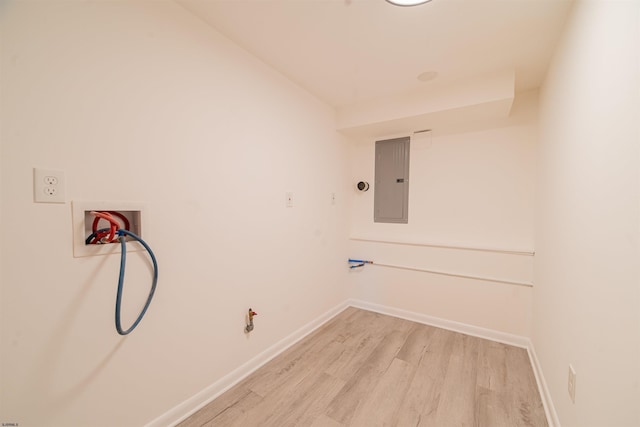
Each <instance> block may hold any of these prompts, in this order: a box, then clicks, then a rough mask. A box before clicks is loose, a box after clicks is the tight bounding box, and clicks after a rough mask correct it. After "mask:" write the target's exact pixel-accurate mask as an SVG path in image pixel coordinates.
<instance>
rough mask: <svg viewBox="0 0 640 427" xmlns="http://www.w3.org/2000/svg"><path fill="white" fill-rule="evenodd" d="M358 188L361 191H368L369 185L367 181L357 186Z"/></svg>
mask: <svg viewBox="0 0 640 427" xmlns="http://www.w3.org/2000/svg"><path fill="white" fill-rule="evenodd" d="M356 187H357V188H358V190H360V191H367V190H368V189H369V183H368V182H365V181H360V182H359V183H358V184H356Z"/></svg>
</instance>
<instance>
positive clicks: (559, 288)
mask: <svg viewBox="0 0 640 427" xmlns="http://www.w3.org/2000/svg"><path fill="white" fill-rule="evenodd" d="M639 28H640V3H638V2H637V1H579V2H577V3H576V5H575V8H574V10H573V13H572V15H571V17H570V19H569V22H568V23H567V27H566V29H565V33H564V36H563V38H562V40H561V43H560V44H559V47H558V50H557V52H556V55H555V58H554V60H553V61H552V65H551V68H550V70H549V72H548V75H547V78H546V81H545V83H544V86H543V91H542V96H541V138H540V149H539V154H538V158H539V167H538V173H537V175H538V177H539V179H538V191H537V193H538V201H537V217H536V257H535V283H536V287H535V289H534V323H533V343H534V345H535V349H536V352H537V355H538V358H539V360H540V363H541V366H542V369H543V372H544V376H545V378H546V382H547V384H548V387H549V390H550V393H551V396H552V398H553V402H554V405H555V407H556V410H557V413H558V416H559V420H560V423H561V424H562V426H563V427H571V426H580V427H589V426H594V427H595V426H616V427H624V426H638V425H640V363H639V361H640V275H639V268H640V262H639V261H640V246H639V245H640V244H639V239H640V230H639V226H640V211H639V179H640V176H639V173H638V171H639V165H640V162H639V160H640V132H639V125H638V123H640V114H639V112H640V86H639V79H640V68H639V63H638V55H639V52H640V43H639V33H638V30H639ZM570 363H571V364H572V365H573V366H574V368H575V370H576V372H577V381H576V402H575V404H573V403H571V401H570V399H569V395H568V392H567V376H568V365H569V364H570Z"/></svg>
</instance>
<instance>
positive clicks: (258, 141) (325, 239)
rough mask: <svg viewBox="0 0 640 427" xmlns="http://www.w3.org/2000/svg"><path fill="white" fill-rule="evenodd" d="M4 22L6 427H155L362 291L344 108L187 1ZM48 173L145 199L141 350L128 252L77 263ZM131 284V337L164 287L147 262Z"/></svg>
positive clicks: (81, 5)
mask: <svg viewBox="0 0 640 427" xmlns="http://www.w3.org/2000/svg"><path fill="white" fill-rule="evenodd" d="M2 13H3V15H2V16H3V17H2V23H1V25H0V27H1V28H2V43H3V45H2V82H1V83H2V86H1V90H2V104H1V108H2V110H1V116H2V134H1V136H2V145H1V147H0V149H1V152H2V160H1V161H2V163H1V169H2V170H1V172H2V173H1V182H2V209H1V211H0V214H1V215H2V224H1V233H2V244H1V245H2V246H1V247H2V264H1V269H2V270H1V271H2V278H1V279H2V282H1V292H2V294H1V295H2V307H1V316H2V341H1V343H2V374H1V375H2V376H1V378H0V384H1V387H2V395H1V398H0V402H1V404H2V407H1V409H0V421H1V422H3V423H8V422H15V423H19V424H20V426H23V427H28V426H60V425H67V426H88V425H91V426H100V425H104V426H113V425H119V426H135V425H142V424H144V423H146V422H149V421H150V420H152V419H154V418H156V417H157V416H159V415H161V414H162V413H164V412H165V411H167V410H169V409H170V408H172V407H174V406H175V405H177V404H179V403H180V402H182V401H184V400H185V399H187V398H190V397H192V396H193V395H194V394H196V393H197V392H199V391H200V390H202V389H203V388H205V387H206V386H208V385H210V384H212V383H214V382H215V381H216V380H218V379H220V378H221V377H222V376H224V375H225V374H227V373H229V372H230V371H231V370H233V369H234V368H237V367H238V366H239V365H241V364H242V363H244V362H246V361H247V360H249V359H251V358H252V357H254V356H255V355H256V354H258V353H260V352H261V351H263V350H265V349H266V348H268V347H269V346H271V345H273V344H274V343H275V342H277V341H278V340H280V339H282V338H283V337H285V336H287V335H288V334H290V333H292V332H293V331H294V330H296V329H298V328H299V327H301V326H302V325H304V324H305V323H307V322H309V321H310V320H312V319H315V318H317V317H318V316H319V315H321V314H322V313H324V312H326V311H327V310H329V309H331V308H333V307H335V306H336V305H337V304H339V303H340V302H342V301H344V300H345V299H346V298H347V293H346V291H344V290H343V287H344V284H345V281H346V277H347V276H346V274H347V273H346V269H345V259H346V258H347V256H348V254H347V249H346V247H347V244H346V241H347V240H346V239H347V228H348V218H347V214H346V212H347V207H348V206H347V203H346V202H347V197H346V194H347V190H350V189H347V188H345V186H344V184H345V183H346V182H347V175H346V174H347V171H348V156H347V153H346V151H345V150H346V146H345V145H344V141H342V138H341V137H340V136H339V135H338V134H337V133H336V132H335V122H334V114H333V111H331V110H330V109H329V108H328V107H326V106H325V105H324V104H321V103H320V102H318V101H317V100H316V99H314V98H312V97H311V96H310V95H308V94H307V93H306V92H304V91H302V90H300V89H299V88H297V87H296V86H294V85H293V84H291V83H290V82H289V81H288V80H286V79H285V78H283V77H282V76H281V75H279V74H277V73H276V72H274V71H273V70H271V69H269V68H268V67H266V66H265V65H263V64H262V63H260V62H259V61H257V60H256V59H255V58H254V57H252V56H251V55H249V54H247V53H245V52H244V51H242V50H240V49H239V48H238V47H236V46H235V45H233V44H232V43H231V42H229V41H228V40H226V39H225V38H223V37H222V36H220V35H219V34H218V33H216V32H215V31H213V30H211V29H210V28H208V27H207V26H205V25H204V24H203V23H202V22H201V21H200V20H198V19H196V18H194V17H193V16H191V15H190V14H189V13H187V12H185V11H184V10H183V9H182V8H181V7H180V6H178V5H176V4H175V3H172V2H159V1H154V2H11V3H9V4H7V3H5V4H4V6H3V11H2ZM33 167H41V168H51V169H60V170H63V171H65V172H66V178H67V188H66V190H67V200H69V201H70V200H100V201H102V200H106V201H109V200H116V201H132V202H145V203H146V212H145V214H146V216H145V224H144V225H143V230H144V236H143V237H145V238H146V239H147V241H148V242H149V244H150V245H151V246H152V248H153V249H154V251H155V252H156V255H157V257H158V260H159V267H160V280H159V283H158V290H157V292H156V296H155V298H154V300H153V302H152V304H151V307H150V309H149V311H148V312H147V316H146V317H145V318H144V319H143V321H142V323H141V324H140V325H139V327H138V329H136V330H135V331H134V332H133V333H132V334H131V335H129V336H127V337H126V338H122V337H120V336H119V335H117V333H116V331H115V328H114V321H113V312H114V301H115V292H116V281H117V268H118V265H119V259H118V257H117V256H103V257H92V258H82V259H79V258H73V256H72V247H71V242H72V237H71V207H70V203H68V202H67V203H65V204H62V205H52V204H34V203H33V201H32V197H33V194H32V185H33V184H32V168H33ZM287 191H293V192H294V193H295V207H293V208H288V209H287V208H285V192H287ZM332 192H335V193H337V200H338V203H337V204H336V205H331V199H330V194H331V193H332ZM127 274H128V276H127V282H126V283H125V287H126V288H127V289H130V290H131V291H130V292H131V293H129V294H127V293H125V299H126V298H127V295H129V297H130V298H134V297H136V296H138V297H139V299H138V300H136V301H134V302H130V303H129V305H128V306H127V307H126V308H128V309H130V310H128V312H129V314H128V315H127V316H125V317H126V319H125V324H127V325H128V324H129V321H130V320H131V318H132V317H133V314H137V313H134V312H135V311H136V310H137V309H139V304H141V301H142V298H143V297H144V292H145V289H144V287H146V286H148V281H149V280H150V278H149V275H148V271H147V270H146V267H145V263H144V262H143V261H142V260H141V259H140V258H139V257H137V256H135V255H132V256H131V257H130V259H129V261H128V270H127ZM138 286H139V287H141V290H140V291H139V292H135V291H133V289H135V288H136V287H138ZM130 301H131V300H130ZM250 306H251V307H252V308H254V309H255V310H256V311H257V312H258V313H259V315H258V317H257V318H256V328H255V330H254V332H253V333H252V334H251V336H246V335H245V334H244V333H243V328H244V321H245V312H246V310H247V309H248V308H249V307H250Z"/></svg>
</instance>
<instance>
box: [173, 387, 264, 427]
mask: <svg viewBox="0 0 640 427" xmlns="http://www.w3.org/2000/svg"><path fill="white" fill-rule="evenodd" d="M256 399H258V400H261V399H262V397H261V396H258V395H256V394H255V393H253V392H252V391H251V390H249V389H247V388H245V387H241V386H236V387H233V388H231V390H229V391H227V392H226V393H223V394H222V395H221V396H220V397H218V398H217V399H215V400H214V401H213V402H211V403H209V404H208V405H206V406H205V407H204V408H202V409H201V410H199V411H198V412H196V413H195V414H193V415H191V416H190V417H189V418H187V419H185V420H184V421H182V422H181V423H180V424H179V425H178V427H191V426H202V425H204V424H206V423H207V422H209V421H210V420H212V419H214V418H216V417H218V416H220V414H222V413H224V412H226V411H229V410H232V408H234V407H237V406H238V405H240V406H242V405H243V404H244V402H245V401H254V400H256Z"/></svg>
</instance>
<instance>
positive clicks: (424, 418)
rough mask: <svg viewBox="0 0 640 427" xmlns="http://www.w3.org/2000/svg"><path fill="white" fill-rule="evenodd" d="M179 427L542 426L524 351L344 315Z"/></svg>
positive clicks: (399, 322)
mask: <svg viewBox="0 0 640 427" xmlns="http://www.w3.org/2000/svg"><path fill="white" fill-rule="evenodd" d="M179 426H180V427H193V426H197V427H200V426H224V427H227V426H243V427H246V426H260V427H267V426H274V427H286V426H305V427H306V426H310V427H346V426H354V427H374V426H402V427H404V426H411V427H414V426H433V427H448V426H451V427H461V426H487V427H501V426H504V427H519V426H527V427H546V426H548V424H547V421H546V418H545V413H544V409H543V406H542V402H541V400H540V395H539V392H538V388H537V386H536V380H535V377H534V375H533V371H532V369H531V364H530V361H529V357H528V355H527V351H526V350H524V349H522V348H517V347H513V346H509V345H505V344H501V343H496V342H493V341H488V340H484V339H481V338H476V337H472V336H468V335H463V334H460V333H456V332H451V331H447V330H444V329H439V328H435V327H432V326H427V325H423V324H420V323H415V322H411V321H408V320H403V319H399V318H395V317H391V316H385V315H382V314H378V313H374V312H370V311H366V310H360V309H356V308H348V309H346V310H345V311H343V312H342V313H340V314H339V315H337V316H336V317H334V318H333V319H331V320H330V321H329V322H327V323H326V324H325V325H323V326H322V327H321V328H319V329H318V330H316V331H314V332H313V333H312V334H310V335H309V336H307V337H305V338H304V339H303V340H301V341H300V342H298V343H297V344H295V345H294V346H292V347H290V348H289V349H288V350H286V351H285V352H284V353H282V354H280V355H279V356H277V357H276V358H275V359H273V360H271V361H270V362H268V363H267V364H265V365H264V366H262V367H261V368H260V369H258V370H257V371H255V372H254V373H252V374H251V375H249V376H248V377H247V378H245V379H244V380H242V381H241V382H240V383H238V384H237V385H236V386H234V387H233V388H231V389H230V390H229V391H227V392H225V393H224V394H222V395H221V396H220V397H218V398H217V399H215V400H214V401H212V402H211V403H209V404H208V405H207V406H205V407H204V408H202V409H201V410H200V411H198V412H196V413H195V414H193V415H191V416H190V417H189V418H187V419H186V420H185V421H183V422H182V423H180V424H179Z"/></svg>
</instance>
